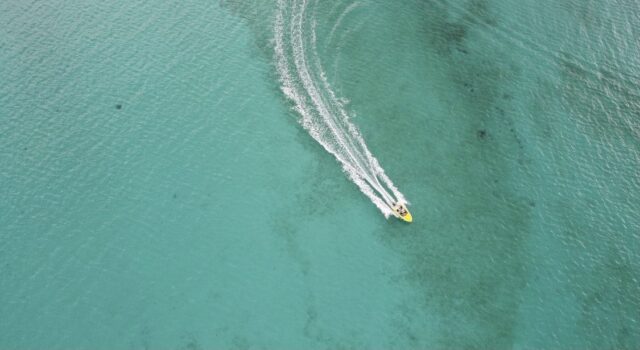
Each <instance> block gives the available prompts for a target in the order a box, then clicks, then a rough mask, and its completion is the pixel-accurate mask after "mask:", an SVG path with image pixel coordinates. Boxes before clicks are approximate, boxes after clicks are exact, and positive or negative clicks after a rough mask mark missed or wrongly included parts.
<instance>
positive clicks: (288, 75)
mask: <svg viewBox="0 0 640 350" xmlns="http://www.w3.org/2000/svg"><path fill="white" fill-rule="evenodd" d="M306 8H307V0H302V1H300V2H298V1H296V0H292V1H290V2H289V1H287V0H278V10H277V12H276V18H275V22H274V35H275V38H274V39H275V40H274V41H275V44H274V51H275V60H276V68H277V71H278V74H279V76H280V82H281V84H282V85H281V89H282V91H283V93H284V94H285V96H286V97H287V98H289V99H290V100H291V101H293V103H294V105H295V107H294V109H295V110H296V112H297V113H298V114H300V116H301V120H300V122H301V124H302V126H303V127H304V128H305V129H306V130H307V131H308V132H309V134H310V135H311V136H312V137H313V138H314V139H315V140H316V141H318V142H319V143H320V144H321V145H322V146H323V148H324V149H326V150H327V151H328V152H329V153H331V154H333V155H334V156H335V157H336V158H337V159H338V161H339V162H340V163H341V164H342V168H343V170H344V171H345V173H346V174H347V175H348V176H349V178H350V179H351V180H352V181H353V182H354V183H355V184H356V185H357V186H358V187H359V188H360V190H361V191H362V192H363V193H364V194H365V195H366V196H367V197H368V198H369V199H370V200H371V201H372V202H373V203H374V204H375V205H376V206H377V207H378V208H379V209H380V211H381V212H382V213H383V214H384V215H385V217H388V216H389V215H390V214H391V209H390V208H389V205H390V204H392V203H393V202H396V201H402V202H406V200H405V199H404V196H403V195H402V194H401V193H400V192H399V191H398V190H397V189H396V188H395V186H394V185H393V183H392V182H391V180H390V179H389V178H388V177H387V176H386V175H385V173H384V170H383V169H382V168H381V167H380V165H379V164H378V161H377V160H376V159H375V157H373V155H372V154H371V152H369V150H368V148H367V146H366V144H365V143H364V139H362V137H361V135H360V133H359V132H358V130H357V128H356V127H355V125H353V124H352V123H350V122H349V116H348V114H347V112H346V111H345V109H344V105H343V103H342V102H341V100H340V99H338V98H337V97H336V96H335V93H334V92H333V90H332V89H331V86H330V85H329V83H328V81H327V79H326V76H325V73H324V71H323V70H322V65H321V63H320V60H319V57H318V54H317V49H316V37H315V36H316V34H315V19H312V22H311V33H310V35H311V36H310V40H311V48H312V52H311V55H310V56H311V60H312V61H313V63H314V68H315V71H313V70H310V69H309V65H308V62H307V59H308V56H307V52H306V51H305V31H304V27H305V25H304V23H305V20H304V19H305V10H306ZM288 11H290V12H288ZM285 15H288V17H289V18H288V23H287V18H285ZM287 29H288V30H287ZM287 34H288V36H287ZM308 40H309V39H308ZM314 74H315V75H316V77H314ZM314 78H316V79H314ZM318 81H319V82H318ZM379 179H381V180H382V183H384V184H385V185H386V186H387V188H385V187H384V186H383V185H382V184H381V183H380V181H379ZM387 189H389V190H391V192H392V193H393V196H391V195H390V194H389V193H388V192H387ZM394 197H395V199H394Z"/></svg>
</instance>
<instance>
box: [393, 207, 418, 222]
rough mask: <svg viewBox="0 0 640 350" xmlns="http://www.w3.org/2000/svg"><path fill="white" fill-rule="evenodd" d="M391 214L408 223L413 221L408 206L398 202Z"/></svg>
mask: <svg viewBox="0 0 640 350" xmlns="http://www.w3.org/2000/svg"><path fill="white" fill-rule="evenodd" d="M391 212H392V213H393V216H395V217H397V218H398V219H400V220H404V221H406V222H412V221H413V217H412V216H411V213H410V212H409V210H408V209H407V206H406V205H405V204H404V203H400V202H398V203H396V204H394V205H392V206H391Z"/></svg>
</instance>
